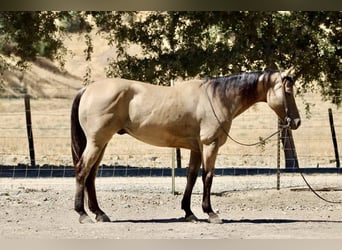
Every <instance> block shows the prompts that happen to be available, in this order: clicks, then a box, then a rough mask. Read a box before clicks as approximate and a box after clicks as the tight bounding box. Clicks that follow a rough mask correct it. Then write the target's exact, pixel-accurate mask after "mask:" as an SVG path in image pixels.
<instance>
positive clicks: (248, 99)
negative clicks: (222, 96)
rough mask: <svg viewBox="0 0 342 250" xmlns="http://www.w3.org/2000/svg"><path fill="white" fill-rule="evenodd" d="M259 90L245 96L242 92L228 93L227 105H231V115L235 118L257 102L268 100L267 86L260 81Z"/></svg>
mask: <svg viewBox="0 0 342 250" xmlns="http://www.w3.org/2000/svg"><path fill="white" fill-rule="evenodd" d="M257 84H258V86H257V91H256V92H253V95H249V96H244V95H243V94H242V93H241V92H235V93H227V97H226V100H225V103H226V105H228V106H229V107H230V109H229V110H230V115H231V116H232V117H233V118H234V117H236V116H238V115H240V114H241V113H243V112H244V111H246V110H247V109H248V108H250V107H251V106H253V105H254V104H255V103H257V102H266V95H267V86H266V85H265V84H264V83H263V82H261V81H259V82H258V83H257Z"/></svg>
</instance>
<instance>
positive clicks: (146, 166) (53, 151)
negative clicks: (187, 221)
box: [0, 88, 342, 177]
mask: <svg viewBox="0 0 342 250" xmlns="http://www.w3.org/2000/svg"><path fill="white" fill-rule="evenodd" d="M58 91H63V92H67V93H68V95H67V96H66V95H65V94H64V95H63V96H64V98H50V99H49V98H33V99H31V116H32V134H33V142H34V149H35V163H36V168H32V167H31V166H30V154H29V145H28V144H29V143H28V137H27V131H26V129H27V127H26V121H25V104H24V98H23V97H18V98H10V97H2V98H1V99H0V117H1V119H0V165H1V166H2V167H1V172H0V175H1V173H2V175H6V176H7V175H8V176H14V177H15V176H21V175H23V176H29V175H37V176H48V175H50V176H71V175H72V174H73V171H72V159H71V150H70V110H71V104H72V98H73V96H74V95H75V93H76V91H75V90H74V89H70V88H68V89H59V90H58ZM65 96H66V97H65ZM305 100H309V102H310V103H311V104H312V105H311V108H310V118H308V117H307V116H306V112H305V110H306V107H307V105H306V104H305V103H304V102H303V101H302V100H301V98H297V105H298V108H299V110H300V113H301V116H302V126H301V127H300V128H299V129H298V130H296V131H293V137H294V141H295V146H296V150H297V155H298V161H299V166H300V167H301V168H316V169H319V171H321V172H324V169H326V171H330V170H328V169H334V168H335V167H336V156H335V151H334V145H333V141H332V134H331V128H330V124H329V116H328V109H329V108H331V109H332V113H333V118H334V128H335V132H336V137H337V147H338V149H341V147H342V145H341V139H340V138H341V137H342V110H341V109H338V108H336V107H335V106H334V105H333V104H331V103H329V102H323V101H322V100H321V98H320V96H319V95H317V94H308V95H306V96H305ZM277 124H278V120H277V117H276V115H275V114H274V113H273V111H272V110H271V109H270V108H269V107H268V106H267V104H263V103H259V104H256V105H255V106H253V107H252V108H250V109H249V110H247V111H246V112H245V113H243V114H241V115H240V116H239V117H237V118H236V119H235V120H234V121H233V125H232V128H231V131H230V135H231V136H232V137H233V138H235V139H237V140H239V141H241V142H244V143H252V142H256V141H258V140H259V138H260V137H263V138H265V137H267V136H268V135H270V134H271V133H273V132H275V131H276V130H277ZM285 150H286V149H285ZM171 154H172V149H170V148H160V147H155V146H151V145H147V144H145V143H142V142H140V141H138V140H136V139H134V138H132V137H130V136H128V135H115V136H114V137H113V139H112V140H111V141H110V143H109V145H108V146H107V150H106V153H105V155H104V158H103V161H102V165H101V168H100V171H99V174H100V175H101V176H130V175H133V174H138V175H150V176H153V175H165V176H167V175H170V173H171V172H170V171H171V170H170V169H171V165H172V162H171ZM276 154H277V138H276V137H273V138H271V139H270V140H269V141H268V142H267V143H266V144H265V145H262V146H258V147H243V146H240V145H238V144H236V143H234V142H233V141H231V140H230V139H228V140H227V142H226V144H225V145H224V146H222V147H221V149H220V151H219V154H218V157H217V160H216V169H217V170H216V174H218V175H219V174H222V175H224V174H234V175H239V174H242V173H244V174H260V173H266V174H273V173H275V172H274V171H275V169H276V166H277V157H276ZM181 156H182V158H181V162H182V169H178V170H177V172H176V173H177V174H178V175H185V174H186V167H187V164H188V160H189V152H188V150H181ZM284 161H285V159H284V154H283V153H282V152H281V168H282V169H283V170H282V171H285V169H284ZM263 169H264V170H263ZM7 170H9V171H12V172H8V171H7Z"/></svg>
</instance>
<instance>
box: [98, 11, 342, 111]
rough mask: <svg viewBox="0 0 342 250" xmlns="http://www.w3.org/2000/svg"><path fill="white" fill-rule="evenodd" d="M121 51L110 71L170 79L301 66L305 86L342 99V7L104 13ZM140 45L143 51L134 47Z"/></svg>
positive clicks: (104, 24) (103, 23) (102, 23)
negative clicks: (137, 51)
mask: <svg viewBox="0 0 342 250" xmlns="http://www.w3.org/2000/svg"><path fill="white" fill-rule="evenodd" d="M92 15H93V16H94V18H95V20H96V23H97V25H98V26H99V27H100V28H101V30H102V31H104V32H106V33H107V34H108V35H107V39H108V41H109V43H111V44H115V45H116V46H117V48H118V51H119V54H118V57H117V58H113V60H112V61H111V62H110V65H109V70H108V76H120V77H125V78H130V79H136V80H141V81H147V82H152V83H155V84H165V85H167V84H168V83H169V80H170V79H172V78H175V77H181V78H191V77H198V76H205V75H210V76H215V75H227V74H231V73H236V72H240V71H245V70H260V69H265V68H279V69H284V68H287V67H289V66H291V65H294V66H295V68H296V71H297V74H296V76H295V77H296V78H299V79H301V81H300V82H301V86H299V90H300V92H301V93H304V92H306V91H309V90H310V89H312V88H313V82H315V84H318V86H319V87H320V89H321V94H322V96H323V97H324V98H326V99H330V100H331V101H332V102H334V103H336V104H338V105H341V103H342V98H341V89H342V81H341V54H342V53H341V51H342V45H341V36H342V30H341V27H342V23H341V20H342V18H341V17H342V12H338V11H336V12H322V11H319V12H302V11H300V12H96V13H92ZM132 44H135V45H138V46H140V48H141V50H142V55H139V56H136V55H132V54H129V53H128V48H129V47H130V46H132Z"/></svg>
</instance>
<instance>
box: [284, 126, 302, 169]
mask: <svg viewBox="0 0 342 250" xmlns="http://www.w3.org/2000/svg"><path fill="white" fill-rule="evenodd" d="M281 142H282V143H283V148H284V154H285V168H287V169H294V168H299V164H298V157H297V152H296V147H295V143H294V140H293V137H292V131H291V129H289V128H285V129H282V131H281Z"/></svg>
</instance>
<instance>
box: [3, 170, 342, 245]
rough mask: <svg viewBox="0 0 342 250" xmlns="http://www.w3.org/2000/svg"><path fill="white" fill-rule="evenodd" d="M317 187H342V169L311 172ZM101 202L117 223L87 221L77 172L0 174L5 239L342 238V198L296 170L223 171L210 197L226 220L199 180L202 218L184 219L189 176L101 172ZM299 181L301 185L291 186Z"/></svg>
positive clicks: (197, 203) (196, 202)
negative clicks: (77, 203)
mask: <svg viewBox="0 0 342 250" xmlns="http://www.w3.org/2000/svg"><path fill="white" fill-rule="evenodd" d="M307 178H308V181H309V182H310V183H311V184H312V185H313V186H314V187H316V188H324V187H332V186H333V187H338V188H341V184H342V182H341V175H336V174H335V175H320V176H318V175H310V176H308V177H307ZM96 184H97V190H98V198H99V202H100V206H101V207H102V208H103V210H104V211H105V212H106V213H107V215H108V216H109V217H110V218H111V220H112V223H94V224H88V225H81V224H79V223H78V215H77V214H76V212H74V210H73V198H74V191H75V184H74V179H73V178H55V179H53V178H40V179H39V178H37V179H12V178H1V179H0V225H1V227H0V238H2V239H27V238H39V239H42V238H44V239H46V238H48V239H66V238H73V239H83V238H91V239H98V238H100V239H102V238H104V239H184V238H185V239H201V238H204V239H211V238H216V239H217V238H218V239H260V238H261V239H297V238H300V239H303V238H304V239H336V238H339V239H342V204H330V203H326V202H323V201H321V200H319V199H318V198H317V197H316V196H314V195H313V194H312V193H311V192H309V191H305V190H304V191H303V190H302V188H304V187H305V186H304V183H303V181H302V180H301V179H300V177H299V176H298V175H288V176H285V175H284V176H282V177H281V189H280V190H279V191H278V190H276V189H275V185H276V176H248V177H244V176H235V177H231V176H218V177H215V179H214V184H213V189H212V193H213V195H212V204H213V208H214V209H216V210H217V211H218V212H219V214H220V217H221V218H222V219H223V221H224V223H223V224H220V225H214V224H209V223H208V222H207V216H206V214H204V213H203V212H202V211H201V199H202V192H201V190H202V183H201V181H200V179H199V180H198V182H197V183H196V186H195V188H194V195H193V199H192V208H193V211H194V213H195V214H196V215H197V217H198V218H199V222H197V223H187V222H183V219H182V217H183V211H182V210H181V209H180V202H181V198H182V192H183V189H184V187H185V178H183V177H177V178H176V180H175V190H176V192H177V194H176V195H173V194H172V192H171V186H172V185H171V178H170V177H169V178H167V177H149V178H146V177H144V178H142V177H127V178H120V177H114V178H98V179H97V182H96ZM294 188H299V189H300V190H301V191H293V189H294ZM320 194H321V195H323V196H324V197H326V198H329V199H332V200H342V192H340V191H330V192H321V193H320Z"/></svg>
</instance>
